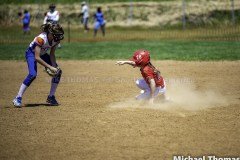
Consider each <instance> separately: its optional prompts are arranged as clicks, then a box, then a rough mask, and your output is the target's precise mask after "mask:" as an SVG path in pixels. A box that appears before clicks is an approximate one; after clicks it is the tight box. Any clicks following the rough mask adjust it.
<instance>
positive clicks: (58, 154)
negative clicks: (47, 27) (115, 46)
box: [0, 61, 240, 160]
mask: <svg viewBox="0 0 240 160" xmlns="http://www.w3.org/2000/svg"><path fill="white" fill-rule="evenodd" d="M153 63H154V64H155V65H156V66H157V67H158V68H160V70H161V72H162V74H163V76H164V77H165V79H166V81H167V87H168V96H169V97H170V98H171V100H172V102H171V103H158V104H156V105H154V106H149V105H148V104H144V103H138V102H135V101H134V96H135V95H137V94H138V93H139V90H138V89H137V87H136V86H135V83H134V81H135V80H136V79H137V78H139V77H140V73H139V71H138V69H136V68H131V67H128V66H123V67H119V66H115V65H114V61H60V62H59V64H60V66H61V68H62V69H63V79H62V83H61V84H60V86H59V88H58V92H57V95H56V97H57V99H58V100H59V102H60V103H61V106H59V107H48V106H46V105H45V100H46V96H47V94H48V91H49V87H50V83H49V80H50V79H49V77H48V76H47V75H46V73H44V72H43V71H42V70H43V68H42V67H40V65H38V66H39V68H38V72H39V76H38V78H37V79H36V81H35V82H33V85H32V86H31V87H30V88H29V89H28V90H27V92H26V94H25V96H24V98H23V102H24V104H25V106H24V107H23V108H21V109H16V108H14V107H13V106H12V104H11V101H12V99H13V98H14V96H15V94H16V92H17V90H18V88H19V85H20V84H21V82H22V80H23V79H24V77H25V76H26V74H27V70H26V69H27V65H26V63H25V62H20V61H0V73H1V75H0V91H1V92H0V159H24V160H26V159H172V155H178V154H183V155H189V154H191V155H195V156H199V155H213V154H214V155H217V156H230V155H232V156H237V155H239V154H240V150H239V148H240V136H239V135H240V130H239V127H240V123H239V120H240V110H239V107H240V83H239V82H240V81H239V78H240V76H239V73H240V62H239V61H235V62H224V61H223V62H178V61H157V62H153Z"/></svg>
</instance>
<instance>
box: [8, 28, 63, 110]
mask: <svg viewBox="0 0 240 160" xmlns="http://www.w3.org/2000/svg"><path fill="white" fill-rule="evenodd" d="M41 28H42V33H41V34H39V35H38V36H37V37H35V38H34V40H33V41H32V42H31V43H30V45H29V47H28V49H27V50H26V53H25V57H26V61H27V64H28V71H29V74H28V76H27V77H26V78H25V80H24V81H23V83H22V85H21V87H20V89H19V91H18V94H17V96H16V97H15V99H14V100H13V105H14V106H15V107H21V106H22V96H23V94H24V92H25V91H26V89H27V88H28V87H29V86H30V85H31V83H32V82H33V80H34V79H35V78H36V76H37V62H38V63H40V64H41V65H42V66H44V67H45V69H46V71H47V73H48V74H49V75H51V76H52V77H53V78H52V83H51V89H50V93H49V95H48V97H47V102H48V103H49V104H50V105H54V106H56V105H58V102H57V100H56V99H55V96H54V95H55V92H56V89H57V86H58V83H59V82H60V78H61V74H62V71H61V69H60V68H59V67H58V65H57V63H56V58H55V50H56V46H57V45H58V44H59V43H60V41H61V40H62V39H63V38H64V36H63V35H64V31H63V29H62V27H61V26H60V25H59V24H52V23H47V24H45V25H42V26H41ZM49 49H50V54H48V53H47V51H48V50H49Z"/></svg>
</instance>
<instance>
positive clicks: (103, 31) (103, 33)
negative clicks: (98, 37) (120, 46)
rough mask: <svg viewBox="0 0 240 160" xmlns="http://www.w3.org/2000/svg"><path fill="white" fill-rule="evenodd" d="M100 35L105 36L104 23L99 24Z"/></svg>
mask: <svg viewBox="0 0 240 160" xmlns="http://www.w3.org/2000/svg"><path fill="white" fill-rule="evenodd" d="M101 30H102V35H103V36H105V23H103V24H101Z"/></svg>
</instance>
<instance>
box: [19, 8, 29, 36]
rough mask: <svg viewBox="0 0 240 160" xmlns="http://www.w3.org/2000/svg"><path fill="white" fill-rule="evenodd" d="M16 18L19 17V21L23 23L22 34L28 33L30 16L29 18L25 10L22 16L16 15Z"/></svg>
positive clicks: (20, 14)
mask: <svg viewBox="0 0 240 160" xmlns="http://www.w3.org/2000/svg"><path fill="white" fill-rule="evenodd" d="M18 16H19V17H20V19H21V20H22V23H23V34H27V33H30V20H31V16H30V13H29V12H28V10H26V9H25V10H24V14H23V15H22V13H21V12H20V13H18Z"/></svg>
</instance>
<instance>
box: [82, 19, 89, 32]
mask: <svg viewBox="0 0 240 160" xmlns="http://www.w3.org/2000/svg"><path fill="white" fill-rule="evenodd" d="M83 24H84V29H85V31H86V32H87V31H88V30H89V28H88V18H84V20H83Z"/></svg>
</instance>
